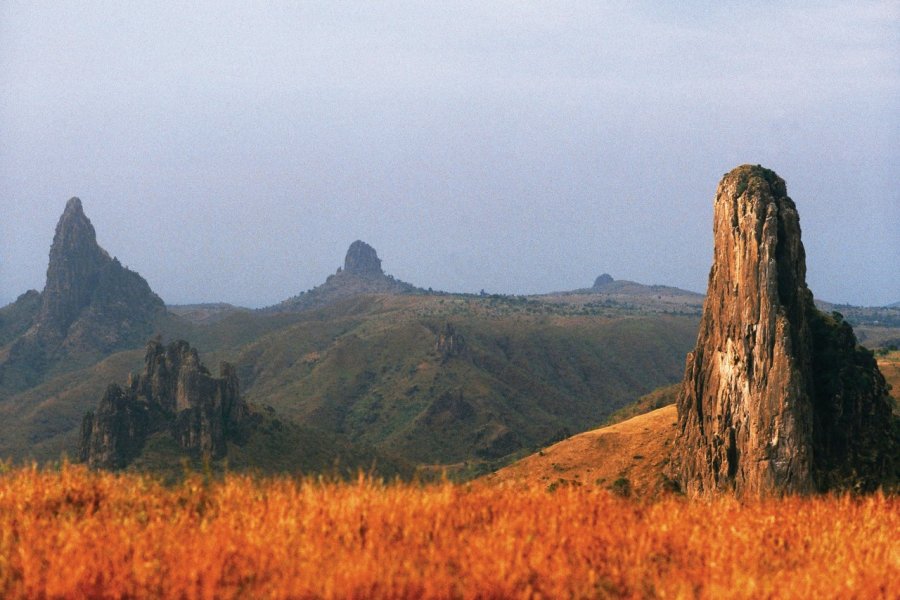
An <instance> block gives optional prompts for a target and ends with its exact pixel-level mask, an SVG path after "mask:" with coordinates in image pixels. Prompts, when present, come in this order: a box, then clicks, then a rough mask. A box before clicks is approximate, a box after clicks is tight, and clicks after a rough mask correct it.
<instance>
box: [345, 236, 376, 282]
mask: <svg viewBox="0 0 900 600" xmlns="http://www.w3.org/2000/svg"><path fill="white" fill-rule="evenodd" d="M344 272H346V273H352V274H354V275H360V276H363V277H377V276H379V275H384V271H382V270H381V259H380V258H378V254H377V253H376V252H375V248H373V247H372V246H370V245H369V244H367V243H365V242H364V241H362V240H356V241H355V242H353V243H352V244H350V247H349V248H348V249H347V255H346V256H345V257H344Z"/></svg>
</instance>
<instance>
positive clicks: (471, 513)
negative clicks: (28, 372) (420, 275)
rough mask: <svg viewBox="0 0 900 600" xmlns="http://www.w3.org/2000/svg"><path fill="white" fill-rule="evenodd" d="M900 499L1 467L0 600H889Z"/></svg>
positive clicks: (897, 580) (895, 572)
mask: <svg viewBox="0 0 900 600" xmlns="http://www.w3.org/2000/svg"><path fill="white" fill-rule="evenodd" d="M898 535H900V500H898V498H897V497H896V496H885V495H881V494H877V495H873V496H868V497H864V498H851V497H821V498H787V499H783V500H777V501H775V500H773V501H765V502H752V503H745V504H742V503H739V502H736V501H734V500H731V499H719V500H715V501H711V502H688V501H685V500H682V499H677V498H669V499H663V500H660V501H657V502H654V503H649V504H640V503H637V502H634V501H630V500H627V499H623V498H619V497H616V496H613V495H611V494H609V493H608V492H606V491H604V490H602V489H599V488H588V487H574V486H573V487H561V488H559V489H557V490H556V491H555V492H554V493H549V492H547V491H545V490H544V489H533V490H524V491H523V490H522V489H512V488H506V487H502V486H501V487H488V486H478V485H473V486H459V485H453V484H449V483H445V484H437V485H431V486H424V487H419V486H415V485H403V484H396V485H394V484H392V485H382V484H380V483H378V482H374V481H371V480H368V479H366V478H363V477H361V478H360V479H359V480H358V481H356V482H353V483H334V482H331V483H329V482H317V481H314V480H295V479H289V478H280V479H263V480H256V479H253V478H249V477H244V476H238V475H230V476H228V477H226V478H225V480H224V481H221V482H212V483H206V482H204V480H203V479H202V478H201V477H199V476H197V477H192V478H189V479H188V480H187V481H186V482H185V483H183V484H181V485H178V486H175V487H165V486H163V485H160V484H158V483H156V482H155V481H154V480H152V479H150V478H146V477H140V476H136V475H111V474H103V473H91V472H88V471H86V470H84V469H82V468H80V467H73V466H63V467H62V469H61V470H59V471H55V472H54V471H42V470H39V469H34V468H26V469H15V470H9V469H7V472H6V473H2V474H0V597H4V598H42V597H60V598H79V597H90V598H100V597H108V598H123V597H127V598H135V597H136V598H146V597H150V598H157V597H169V598H232V597H246V598H304V597H324V598H378V597H388V598H447V597H462V598H494V597H503V598H507V597H509V598H516V597H524V598H531V597H545V598H546V597H549V598H566V597H598V596H599V597H607V596H614V597H618V596H625V597H666V598H679V597H695V596H699V597H707V598H722V597H729V598H732V597H737V598H740V597H746V598H768V597H777V598H789V597H795V598H832V597H846V598H850V597H855V598H879V597H884V598H889V597H897V596H898V594H900V548H898V541H897V540H898Z"/></svg>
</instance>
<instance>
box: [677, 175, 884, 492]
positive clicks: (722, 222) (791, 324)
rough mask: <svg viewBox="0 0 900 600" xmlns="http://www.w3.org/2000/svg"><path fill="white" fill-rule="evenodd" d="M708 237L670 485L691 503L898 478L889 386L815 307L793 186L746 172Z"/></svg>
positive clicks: (720, 201)
mask: <svg viewBox="0 0 900 600" xmlns="http://www.w3.org/2000/svg"><path fill="white" fill-rule="evenodd" d="M713 235H714V251H713V253H714V257H713V265H712V269H711V270H710V274H709V287H708V291H707V296H706V301H705V304H704V310H703V317H702V319H701V323H700V332H699V335H698V338H697V345H696V348H695V350H694V351H693V352H692V353H690V354H689V355H688V360H687V367H686V370H685V377H684V381H683V384H682V389H681V391H680V394H679V397H678V427H679V431H678V439H677V441H676V446H675V451H674V455H673V462H672V470H673V474H674V477H675V478H676V479H678V480H679V481H680V483H681V485H682V487H683V489H684V490H685V491H686V492H687V493H688V494H689V495H694V496H696V495H706V494H710V493H714V492H719V491H728V492H733V493H735V494H737V495H739V496H769V495H780V494H784V493H806V492H813V491H824V490H830V489H855V490H866V489H873V488H874V487H876V486H878V485H880V484H882V483H884V482H885V481H887V480H888V479H890V478H891V477H892V476H893V475H892V474H893V472H894V469H895V467H894V466H893V465H892V463H893V461H895V460H896V446H895V445H894V444H895V441H894V438H893V434H892V431H891V428H892V415H891V403H890V399H889V397H888V395H887V388H886V384H885V381H884V378H883V377H882V375H881V373H880V372H879V371H878V368H877V365H876V364H875V361H874V359H873V358H872V355H871V353H870V352H869V351H867V350H865V349H863V348H861V347H858V346H857V345H856V339H855V337H854V336H853V332H852V329H851V328H850V326H849V325H847V324H846V323H843V322H842V320H841V319H840V316H839V315H836V314H835V315H830V316H829V315H824V314H822V313H820V312H819V311H818V310H817V309H816V308H815V306H814V305H813V297H812V293H811V292H810V291H809V289H808V288H807V286H806V258H805V252H804V248H803V243H802V242H801V239H800V220H799V216H798V214H797V208H796V206H795V204H794V202H793V201H792V200H791V199H790V198H789V197H788V196H787V190H786V187H785V183H784V180H782V179H781V178H780V177H778V176H777V175H776V174H775V173H774V172H773V171H770V170H768V169H764V168H762V167H759V166H755V167H754V166H750V165H744V166H741V167H738V168H736V169H734V170H733V171H731V172H730V173H728V174H727V175H725V177H724V178H723V179H722V181H721V183H720V184H719V187H718V190H717V192H716V198H715V205H714V209H713Z"/></svg>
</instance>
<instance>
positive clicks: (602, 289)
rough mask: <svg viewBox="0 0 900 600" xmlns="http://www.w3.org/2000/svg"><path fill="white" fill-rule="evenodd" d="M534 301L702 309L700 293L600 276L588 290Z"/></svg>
mask: <svg viewBox="0 0 900 600" xmlns="http://www.w3.org/2000/svg"><path fill="white" fill-rule="evenodd" d="M532 297H533V298H536V299H539V300H542V301H545V302H561V303H566V304H581V305H583V306H587V307H594V306H616V307H621V308H625V309H629V310H632V311H637V312H649V313H659V312H665V313H675V314H696V315H699V314H700V312H701V310H702V309H703V298H704V296H703V294H698V293H696V292H690V291H687V290H682V289H680V288H676V287H671V286H667V285H644V284H642V283H637V282H634V281H627V280H616V279H613V278H612V276H611V275H609V274H608V273H603V274H602V275H600V276H599V277H597V279H596V280H595V281H594V285H593V286H591V287H589V288H581V289H577V290H571V291H565V292H552V293H549V294H538V295H536V296H532Z"/></svg>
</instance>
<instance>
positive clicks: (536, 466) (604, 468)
mask: <svg viewBox="0 0 900 600" xmlns="http://www.w3.org/2000/svg"><path fill="white" fill-rule="evenodd" d="M677 422H678V413H677V410H676V409H675V405H674V404H672V405H669V406H665V407H663V408H660V409H657V410H654V411H651V412H648V413H645V414H643V415H638V416H636V417H633V418H631V419H628V420H627V421H623V422H621V423H616V424H615V425H609V426H607V427H601V428H600V429H595V430H593V431H587V432H585V433H580V434H578V435H575V436H572V437H570V438H567V439H565V440H563V441H561V442H559V443H557V444H554V445H552V446H549V447H547V448H544V449H543V450H541V451H540V452H538V453H536V454H531V455H529V456H526V457H525V458H523V459H522V460H519V461H517V462H515V463H513V464H511V465H509V466H508V467H505V468H503V469H500V470H499V471H497V472H496V473H493V474H492V475H489V476H487V477H486V478H485V481H486V482H487V483H491V484H504V485H514V486H518V487H526V488H530V487H537V488H548V487H549V488H557V487H559V486H562V485H592V486H593V485H599V486H601V487H606V488H611V489H615V490H617V491H620V492H622V491H627V492H628V494H630V495H632V494H633V495H637V496H648V495H649V496H653V495H656V494H657V493H659V492H660V491H662V488H663V486H664V484H665V481H664V479H663V478H662V475H661V473H662V472H663V470H664V466H665V463H666V462H667V461H668V458H669V454H670V450H671V448H672V442H673V440H674V438H675V425H676V424H677ZM625 481H627V484H624V482H625ZM617 482H618V484H617ZM624 485H627V489H626V488H624V487H623V486H624Z"/></svg>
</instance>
